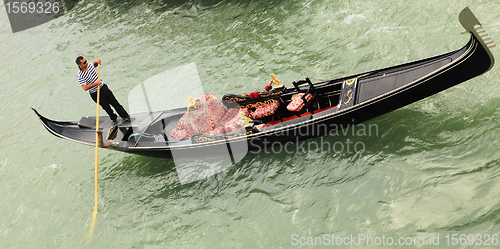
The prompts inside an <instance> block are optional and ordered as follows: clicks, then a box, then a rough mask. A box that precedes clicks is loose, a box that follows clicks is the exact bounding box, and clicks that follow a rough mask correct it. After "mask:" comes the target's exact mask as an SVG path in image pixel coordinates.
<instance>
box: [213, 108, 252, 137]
mask: <svg viewBox="0 0 500 249" xmlns="http://www.w3.org/2000/svg"><path fill="white" fill-rule="evenodd" d="M243 110H244V109H240V108H230V109H228V110H227V112H226V115H225V116H224V117H223V118H222V119H221V121H220V123H219V125H218V126H217V127H215V129H214V130H213V132H212V133H213V134H222V133H228V132H231V131H236V130H241V129H243V128H244V125H243V124H244V123H243V122H242V120H243V118H242V117H241V116H240V112H243Z"/></svg>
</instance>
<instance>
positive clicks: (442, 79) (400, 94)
mask: <svg viewBox="0 0 500 249" xmlns="http://www.w3.org/2000/svg"><path fill="white" fill-rule="evenodd" d="M459 21H460V23H461V24H462V26H463V27H464V28H465V30H466V31H465V32H464V33H470V35H471V37H470V40H469V41H468V43H467V44H466V45H465V46H464V47H462V48H460V49H458V50H456V51H453V52H449V53H446V54H442V55H439V56H434V57H431V58H427V59H423V60H419V61H415V62H410V63H406V64H402V65H398V66H393V67H389V68H384V69H379V70H375V71H370V72H365V73H361V74H356V75H351V76H348V77H343V78H338V79H333V80H328V81H322V82H317V83H312V82H311V80H309V78H306V79H305V80H300V81H297V82H293V83H292V84H291V85H290V86H289V87H286V86H283V85H280V84H279V82H276V81H275V82H274V83H275V84H276V85H275V87H274V89H267V90H268V91H263V92H256V93H252V94H249V95H247V94H242V95H236V94H227V95H224V96H223V97H222V98H221V99H220V101H218V100H217V99H216V98H214V96H203V97H202V99H201V100H202V101H200V100H191V105H190V106H189V107H188V108H186V107H184V108H176V109H170V110H164V111H153V112H142V113H134V114H131V117H132V121H130V122H123V123H121V124H118V125H115V124H113V123H112V122H111V120H110V119H109V118H108V117H104V116H103V117H100V125H99V127H100V131H101V133H102V136H101V137H102V140H103V141H102V142H101V143H100V146H102V147H105V148H107V149H111V150H117V151H122V152H127V153H134V154H139V155H145V156H152V157H162V158H174V159H175V158H181V157H182V158H184V157H198V156H206V155H214V154H218V153H226V154H227V153H229V155H231V158H232V159H233V161H234V158H236V156H233V155H236V154H237V153H243V154H245V153H247V152H249V151H259V150H262V149H263V148H270V147H271V146H277V145H287V144H291V143H296V142H298V141H302V140H305V139H310V138H313V137H318V136H324V135H327V134H329V133H330V132H332V129H339V128H347V127H349V126H352V125H355V124H359V123H361V122H364V121H367V120H369V119H372V118H375V117H377V116H380V115H382V114H385V113H388V112H390V111H393V110H396V109H398V108H401V107H403V106H406V105H408V104H411V103H414V102H416V101H419V100H422V99H424V98H426V97H429V96H431V95H433V94H436V93H438V92H441V91H443V90H445V89H448V88H450V87H453V86H455V85H457V84H460V83H462V82H465V81H467V80H469V79H472V78H474V77H476V76H479V75H481V74H484V73H486V72H488V71H489V70H490V69H491V68H492V67H493V65H494V58H493V55H492V53H491V51H490V48H492V47H494V46H495V45H494V44H493V42H492V41H491V39H490V38H489V37H488V36H487V34H486V32H485V31H484V30H483V28H482V26H481V24H480V23H479V21H478V20H477V19H476V17H475V16H474V14H473V13H472V12H471V11H470V10H469V8H465V9H463V10H462V11H461V13H460V14H459ZM292 85H293V86H292ZM210 101H215V102H210ZM207 103H208V108H209V109H207V110H208V113H207V112H205V113H202V114H200V115H199V116H197V117H198V118H200V117H207V119H210V121H207V120H194V121H193V117H191V121H190V122H191V123H189V122H188V124H187V125H191V124H194V123H193V122H198V121H200V122H202V123H203V122H204V123H205V124H209V126H210V125H211V129H210V128H209V129H208V130H207V129H195V128H196V127H195V128H193V127H190V128H189V129H190V130H189V131H190V132H188V133H190V134H186V133H185V131H186V130H184V131H183V130H182V129H179V126H180V124H181V123H182V122H184V121H183V120H184V119H186V117H187V116H189V115H190V114H191V113H192V112H196V111H198V110H199V109H197V108H207ZM210 103H211V104H210ZM214 103H215V104H217V105H219V106H220V105H223V108H222V109H221V110H222V112H225V115H226V116H224V114H223V115H222V116H221V117H218V120H217V121H214V117H213V115H212V114H213V113H212V111H214V110H212V109H210V108H213V106H214V105H215V104H214ZM221 103H222V104H221ZM199 105H203V106H202V107H200V106H199ZM290 106H292V107H293V108H295V109H293V108H290ZM190 108H191V109H190ZM290 109H292V110H290ZM33 110H34V111H35V113H36V114H37V115H38V117H39V119H40V121H41V122H42V124H43V125H44V127H45V128H46V129H47V130H48V131H49V132H50V133H52V134H53V135H55V136H58V137H61V138H65V139H68V140H71V141H74V142H78V143H82V144H86V145H91V146H95V137H96V136H95V132H96V131H95V122H96V118H95V117H83V118H81V120H80V121H75V122H60V121H53V120H50V119H48V118H45V117H44V116H42V115H40V114H39V113H38V112H37V111H36V110H35V109H34V108H33ZM235 110H237V111H235ZM258 110H259V111H260V112H259V115H255V114H256V113H257V112H258ZM262 110H264V111H263V113H262ZM243 112H251V113H250V116H245V115H246V114H245V115H242V113H243ZM206 114H208V116H207V115H206ZM228 115H229V116H228ZM221 120H226V121H224V122H223V121H221ZM229 120H232V121H229ZM227 124H231V125H232V129H228V127H227ZM185 125H186V124H185ZM221 125H222V126H224V127H221ZM198 128H199V127H198ZM186 129H188V128H186ZM216 129H217V131H216ZM200 131H201V132H200ZM176 132H177V133H176ZM233 157H234V158H233Z"/></svg>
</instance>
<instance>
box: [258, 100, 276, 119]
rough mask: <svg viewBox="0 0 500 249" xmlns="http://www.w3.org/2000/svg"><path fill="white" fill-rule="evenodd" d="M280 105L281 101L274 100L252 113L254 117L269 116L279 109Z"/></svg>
mask: <svg viewBox="0 0 500 249" xmlns="http://www.w3.org/2000/svg"><path fill="white" fill-rule="evenodd" d="M279 106H280V102H279V101H274V102H273V103H271V104H267V105H263V106H259V107H257V109H255V111H254V112H253V114H252V117H253V119H259V118H263V117H267V116H269V115H272V114H274V113H275V112H276V110H278V107H279Z"/></svg>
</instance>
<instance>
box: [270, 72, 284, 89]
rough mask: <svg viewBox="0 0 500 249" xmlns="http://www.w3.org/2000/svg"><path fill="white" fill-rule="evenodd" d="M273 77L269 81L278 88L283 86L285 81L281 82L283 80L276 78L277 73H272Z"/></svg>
mask: <svg viewBox="0 0 500 249" xmlns="http://www.w3.org/2000/svg"><path fill="white" fill-rule="evenodd" d="M271 78H273V80H271V81H269V84H273V85H274V86H275V87H276V88H279V87H282V86H283V83H281V81H279V80H278V79H276V75H274V74H271Z"/></svg>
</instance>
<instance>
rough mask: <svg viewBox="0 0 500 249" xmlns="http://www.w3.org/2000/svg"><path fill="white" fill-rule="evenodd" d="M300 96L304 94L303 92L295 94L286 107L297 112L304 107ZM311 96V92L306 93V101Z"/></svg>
mask: <svg viewBox="0 0 500 249" xmlns="http://www.w3.org/2000/svg"><path fill="white" fill-rule="evenodd" d="M302 96H304V93H299V94H297V96H296V97H295V98H294V99H293V100H292V102H290V104H288V106H287V107H286V109H288V110H289V111H291V112H298V111H300V110H302V108H304V106H305V103H304V100H302ZM312 97H313V96H312V94H310V93H309V94H307V95H306V97H305V99H306V100H307V102H309V101H310V100H311V99H312Z"/></svg>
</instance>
